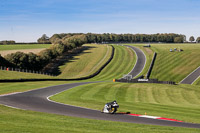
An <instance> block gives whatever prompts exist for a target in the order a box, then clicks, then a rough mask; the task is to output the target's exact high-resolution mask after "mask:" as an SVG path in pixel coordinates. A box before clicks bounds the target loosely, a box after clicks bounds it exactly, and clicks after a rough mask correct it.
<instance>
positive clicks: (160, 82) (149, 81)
mask: <svg viewBox="0 0 200 133" xmlns="http://www.w3.org/2000/svg"><path fill="white" fill-rule="evenodd" d="M115 82H123V83H157V84H171V85H175V84H176V83H175V82H173V81H158V79H131V80H127V79H115Z"/></svg>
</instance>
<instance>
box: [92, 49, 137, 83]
mask: <svg viewBox="0 0 200 133" xmlns="http://www.w3.org/2000/svg"><path fill="white" fill-rule="evenodd" d="M113 46H114V47H115V54H114V58H113V59H112V61H111V62H110V63H109V64H108V65H107V66H106V67H105V68H104V69H103V70H102V72H101V73H100V74H99V75H97V76H96V77H94V78H92V79H91V80H97V81H104V80H112V79H117V78H121V77H123V75H124V74H128V73H129V72H130V71H131V70H132V68H133V67H134V65H135V62H136V56H135V53H134V52H133V51H132V50H131V49H129V48H127V47H124V46H119V45H113Z"/></svg>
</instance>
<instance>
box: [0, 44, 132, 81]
mask: <svg viewBox="0 0 200 133" xmlns="http://www.w3.org/2000/svg"><path fill="white" fill-rule="evenodd" d="M84 46H85V47H86V48H88V49H87V50H85V51H83V53H80V54H79V55H76V56H74V57H73V59H72V60H69V61H68V62H66V64H64V65H62V66H60V70H61V72H62V73H61V74H60V75H59V76H56V77H51V76H46V75H41V74H31V73H22V72H11V71H5V70H4V71H2V70H0V79H23V78H25V79H26V78H28V79H34V78H36V79H38V78H45V79H46V78H65V79H67V78H79V77H85V76H88V75H90V74H93V73H95V72H96V71H97V70H98V69H99V68H100V67H101V66H102V65H103V64H105V62H107V60H108V59H109V58H110V56H111V51H112V49H111V46H107V45H94V44H87V45H84ZM114 47H115V54H114V58H113V59H112V61H111V62H110V63H109V64H108V65H107V66H106V67H105V68H104V69H103V70H102V72H101V73H100V74H99V75H97V76H96V77H94V78H93V79H90V80H93V81H94V80H97V81H103V80H112V79H114V78H121V77H122V76H123V75H124V74H127V73H129V72H130V71H131V69H132V68H133V67H134V64H135V61H136V58H135V54H134V52H133V51H132V50H131V49H128V48H126V47H122V46H117V45H114Z"/></svg>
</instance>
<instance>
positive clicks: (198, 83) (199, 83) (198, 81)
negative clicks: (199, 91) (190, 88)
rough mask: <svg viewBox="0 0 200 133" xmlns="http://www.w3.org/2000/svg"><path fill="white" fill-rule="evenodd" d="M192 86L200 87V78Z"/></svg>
mask: <svg viewBox="0 0 200 133" xmlns="http://www.w3.org/2000/svg"><path fill="white" fill-rule="evenodd" d="M192 85H200V77H199V78H198V79H197V80H196V81H195V82H194V83H193V84H192Z"/></svg>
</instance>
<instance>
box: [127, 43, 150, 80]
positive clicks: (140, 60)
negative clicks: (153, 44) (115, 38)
mask: <svg viewBox="0 0 200 133" xmlns="http://www.w3.org/2000/svg"><path fill="white" fill-rule="evenodd" d="M125 46H126V47H129V48H131V49H132V50H133V51H134V52H135V53H136V56H137V61H136V64H135V66H134V68H133V69H132V70H131V72H129V73H128V75H132V78H134V77H136V76H138V75H139V74H140V73H141V72H142V70H143V69H144V67H145V64H146V56H145V54H144V53H143V51H142V50H140V49H139V48H136V47H133V46H129V45H125Z"/></svg>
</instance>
